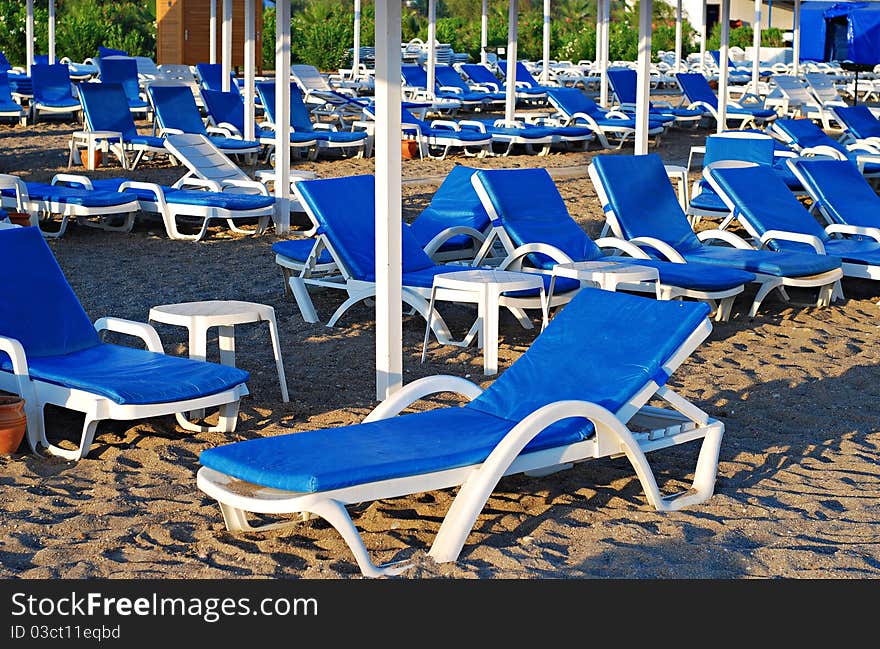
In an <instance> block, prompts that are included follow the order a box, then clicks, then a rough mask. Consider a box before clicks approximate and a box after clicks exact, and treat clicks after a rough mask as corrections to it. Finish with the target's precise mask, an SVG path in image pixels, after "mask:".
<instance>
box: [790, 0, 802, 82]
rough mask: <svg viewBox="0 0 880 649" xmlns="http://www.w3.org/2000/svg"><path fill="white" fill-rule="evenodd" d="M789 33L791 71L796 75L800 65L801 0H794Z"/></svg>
mask: <svg viewBox="0 0 880 649" xmlns="http://www.w3.org/2000/svg"><path fill="white" fill-rule="evenodd" d="M791 34H792V37H791V73H792V74H793V75H794V76H797V75H798V73H799V68H800V65H801V0H794V10H793V11H792V16H791Z"/></svg>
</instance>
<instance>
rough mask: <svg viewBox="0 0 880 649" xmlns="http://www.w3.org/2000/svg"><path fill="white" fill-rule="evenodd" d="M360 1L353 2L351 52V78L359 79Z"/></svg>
mask: <svg viewBox="0 0 880 649" xmlns="http://www.w3.org/2000/svg"><path fill="white" fill-rule="evenodd" d="M360 69H361V0H354V48H353V49H352V51H351V78H352V79H359V78H360V75H361V72H360Z"/></svg>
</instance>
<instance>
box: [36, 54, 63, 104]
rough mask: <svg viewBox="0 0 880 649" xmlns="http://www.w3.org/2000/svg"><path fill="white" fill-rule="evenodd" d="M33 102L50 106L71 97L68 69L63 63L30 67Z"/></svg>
mask: <svg viewBox="0 0 880 649" xmlns="http://www.w3.org/2000/svg"><path fill="white" fill-rule="evenodd" d="M31 80H32V81H33V86H34V101H35V102H38V103H46V104H52V103H55V102H60V101H66V100H70V99H71V98H72V97H73V94H72V92H71V86H70V69H69V68H68V67H67V65H65V64H64V63H53V64H52V65H41V64H37V63H35V64H34V65H33V66H31Z"/></svg>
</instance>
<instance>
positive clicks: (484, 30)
mask: <svg viewBox="0 0 880 649" xmlns="http://www.w3.org/2000/svg"><path fill="white" fill-rule="evenodd" d="M487 47H489V0H483V9H482V13H481V14H480V63H482V64H483V65H485V64H486V63H487V62H488V58H487V57H486V54H487V52H486V48H487Z"/></svg>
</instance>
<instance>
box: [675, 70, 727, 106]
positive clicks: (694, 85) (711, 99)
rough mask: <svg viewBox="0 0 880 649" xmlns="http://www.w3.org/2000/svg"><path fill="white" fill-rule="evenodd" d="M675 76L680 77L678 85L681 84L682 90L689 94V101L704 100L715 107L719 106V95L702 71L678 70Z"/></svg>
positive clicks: (686, 94)
mask: <svg viewBox="0 0 880 649" xmlns="http://www.w3.org/2000/svg"><path fill="white" fill-rule="evenodd" d="M675 78H676V79H678V85H680V86H681V91H682V92H683V93H684V94H685V96H687V98H688V101H691V102H695V101H702V102H703V103H706V104H708V105H709V106H712V107H713V108H718V97H717V96H716V95H715V93H714V92H713V91H712V87H711V86H710V85H709V82H708V81H706V77H704V76H703V75H702V74H701V73H699V72H676V73H675Z"/></svg>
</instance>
